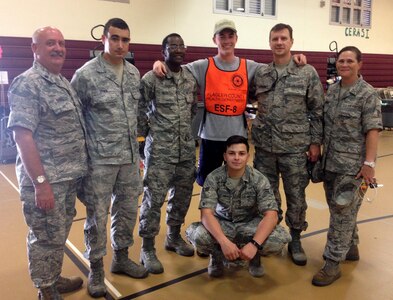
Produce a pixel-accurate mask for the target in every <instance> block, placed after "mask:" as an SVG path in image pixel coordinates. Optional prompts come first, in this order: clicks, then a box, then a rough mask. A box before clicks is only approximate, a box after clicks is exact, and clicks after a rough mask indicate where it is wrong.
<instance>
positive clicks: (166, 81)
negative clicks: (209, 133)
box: [138, 67, 198, 163]
mask: <svg viewBox="0 0 393 300" xmlns="http://www.w3.org/2000/svg"><path fill="white" fill-rule="evenodd" d="M167 70H169V68H168V67H167ZM178 74H179V77H178V78H177V79H176V77H174V75H173V73H172V72H171V71H168V73H167V74H166V75H165V77H164V78H163V79H161V78H158V77H156V76H155V75H154V74H153V72H152V71H150V72H148V73H146V74H145V76H143V78H142V80H141V94H142V98H141V100H140V101H139V116H138V135H139V136H144V137H146V148H145V151H146V152H147V155H148V156H149V157H150V159H156V158H160V159H165V161H166V162H169V163H177V162H179V161H185V160H190V159H193V158H195V141H194V137H193V135H192V130H191V124H192V119H193V117H194V116H195V114H196V111H197V101H198V98H197V84H196V81H195V79H194V77H193V76H192V74H191V73H190V71H188V70H187V69H186V68H185V67H182V69H181V72H179V73H178Z"/></svg>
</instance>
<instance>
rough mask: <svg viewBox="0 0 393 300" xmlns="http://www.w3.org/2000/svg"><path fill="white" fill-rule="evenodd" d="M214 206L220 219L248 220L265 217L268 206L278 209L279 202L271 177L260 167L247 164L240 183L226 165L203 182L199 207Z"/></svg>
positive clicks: (232, 220) (211, 207)
mask: <svg viewBox="0 0 393 300" xmlns="http://www.w3.org/2000/svg"><path fill="white" fill-rule="evenodd" d="M202 208H210V209H212V210H214V214H215V216H216V217H217V218H219V219H224V220H227V221H230V222H234V223H238V222H248V221H250V220H252V219H253V218H255V217H263V213H264V212H265V211H268V210H275V211H277V210H278V208H277V203H276V199H275V198H274V195H273V192H272V191H271V189H270V184H269V181H268V180H267V178H266V177H265V176H264V175H262V173H260V172H259V171H258V170H256V169H254V168H252V167H250V166H246V170H245V172H244V174H243V176H242V178H241V179H240V182H239V184H238V185H237V186H236V187H233V185H232V183H231V181H228V175H227V168H226V166H222V167H219V168H217V169H215V170H214V171H213V172H211V173H210V174H209V175H208V176H207V178H206V181H205V184H204V185H203V189H202V194H201V201H200V204H199V209H202Z"/></svg>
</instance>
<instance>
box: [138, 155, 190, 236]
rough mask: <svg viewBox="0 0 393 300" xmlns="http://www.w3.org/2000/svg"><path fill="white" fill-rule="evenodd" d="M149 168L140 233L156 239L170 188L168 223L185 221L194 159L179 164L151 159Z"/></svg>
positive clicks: (172, 224)
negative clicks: (162, 209) (162, 208)
mask: <svg viewBox="0 0 393 300" xmlns="http://www.w3.org/2000/svg"><path fill="white" fill-rule="evenodd" d="M146 168H147V169H146V170H145V171H146V173H145V177H144V180H143V184H144V194H143V200H142V206H141V211H140V224H139V235H140V236H141V237H144V238H153V237H155V236H156V235H158V233H159V231H160V218H161V207H162V205H163V203H164V201H165V196H166V194H167V193H168V189H169V196H168V204H167V209H166V212H167V215H166V224H167V225H169V226H178V225H181V224H183V223H184V219H185V216H186V214H187V211H188V208H189V207H190V202H191V197H192V189H193V184H194V180H195V159H190V160H185V161H183V162H179V163H166V162H164V161H162V160H159V161H158V160H150V161H148V166H146Z"/></svg>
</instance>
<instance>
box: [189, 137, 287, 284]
mask: <svg viewBox="0 0 393 300" xmlns="http://www.w3.org/2000/svg"><path fill="white" fill-rule="evenodd" d="M226 144H227V148H226V151H225V153H224V160H225V162H226V165H224V166H222V167H219V168H217V169H216V170H214V171H213V172H211V173H210V174H209V175H208V176H207V178H206V181H205V184H204V185H203V189H202V193H201V201H200V204H199V209H200V210H201V222H195V223H192V224H191V225H190V226H189V227H188V228H187V231H186V234H187V238H188V239H189V240H190V242H191V243H192V244H194V246H195V247H196V249H197V251H199V252H201V253H204V254H210V263H209V267H208V273H209V275H210V276H212V277H221V276H222V275H223V271H224V270H223V265H224V258H225V259H226V260H228V261H235V260H238V259H241V260H246V261H249V272H250V274H251V275H252V276H254V277H260V276H263V274H264V269H263V265H262V264H261V259H260V256H261V255H269V254H279V253H281V252H282V249H283V248H284V246H285V244H286V243H288V242H289V241H290V240H291V237H290V235H289V234H288V232H287V231H286V230H285V229H284V228H283V227H282V226H280V225H277V222H278V217H277V211H278V207H277V203H276V201H275V198H274V195H273V193H272V191H271V189H270V185H269V182H268V180H267V178H266V177H265V176H264V175H262V174H261V173H260V172H259V171H258V170H256V169H253V168H252V167H250V166H247V160H248V158H249V145H248V141H247V139H246V138H245V137H242V136H231V137H230V138H228V140H227V141H226Z"/></svg>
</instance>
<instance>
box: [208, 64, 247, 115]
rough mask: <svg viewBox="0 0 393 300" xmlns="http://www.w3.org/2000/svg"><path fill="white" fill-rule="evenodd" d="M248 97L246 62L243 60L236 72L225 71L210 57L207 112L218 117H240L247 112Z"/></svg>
mask: <svg viewBox="0 0 393 300" xmlns="http://www.w3.org/2000/svg"><path fill="white" fill-rule="evenodd" d="M247 95H248V76H247V63H246V60H245V59H243V58H241V59H240V65H239V68H238V69H237V70H235V71H223V70H220V69H219V68H218V67H217V66H216V64H215V63H214V59H213V58H212V57H209V64H208V67H207V71H206V81H205V109H206V111H208V112H210V113H213V114H216V115H223V116H239V115H241V114H243V113H244V111H245V110H246V105H247Z"/></svg>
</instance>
